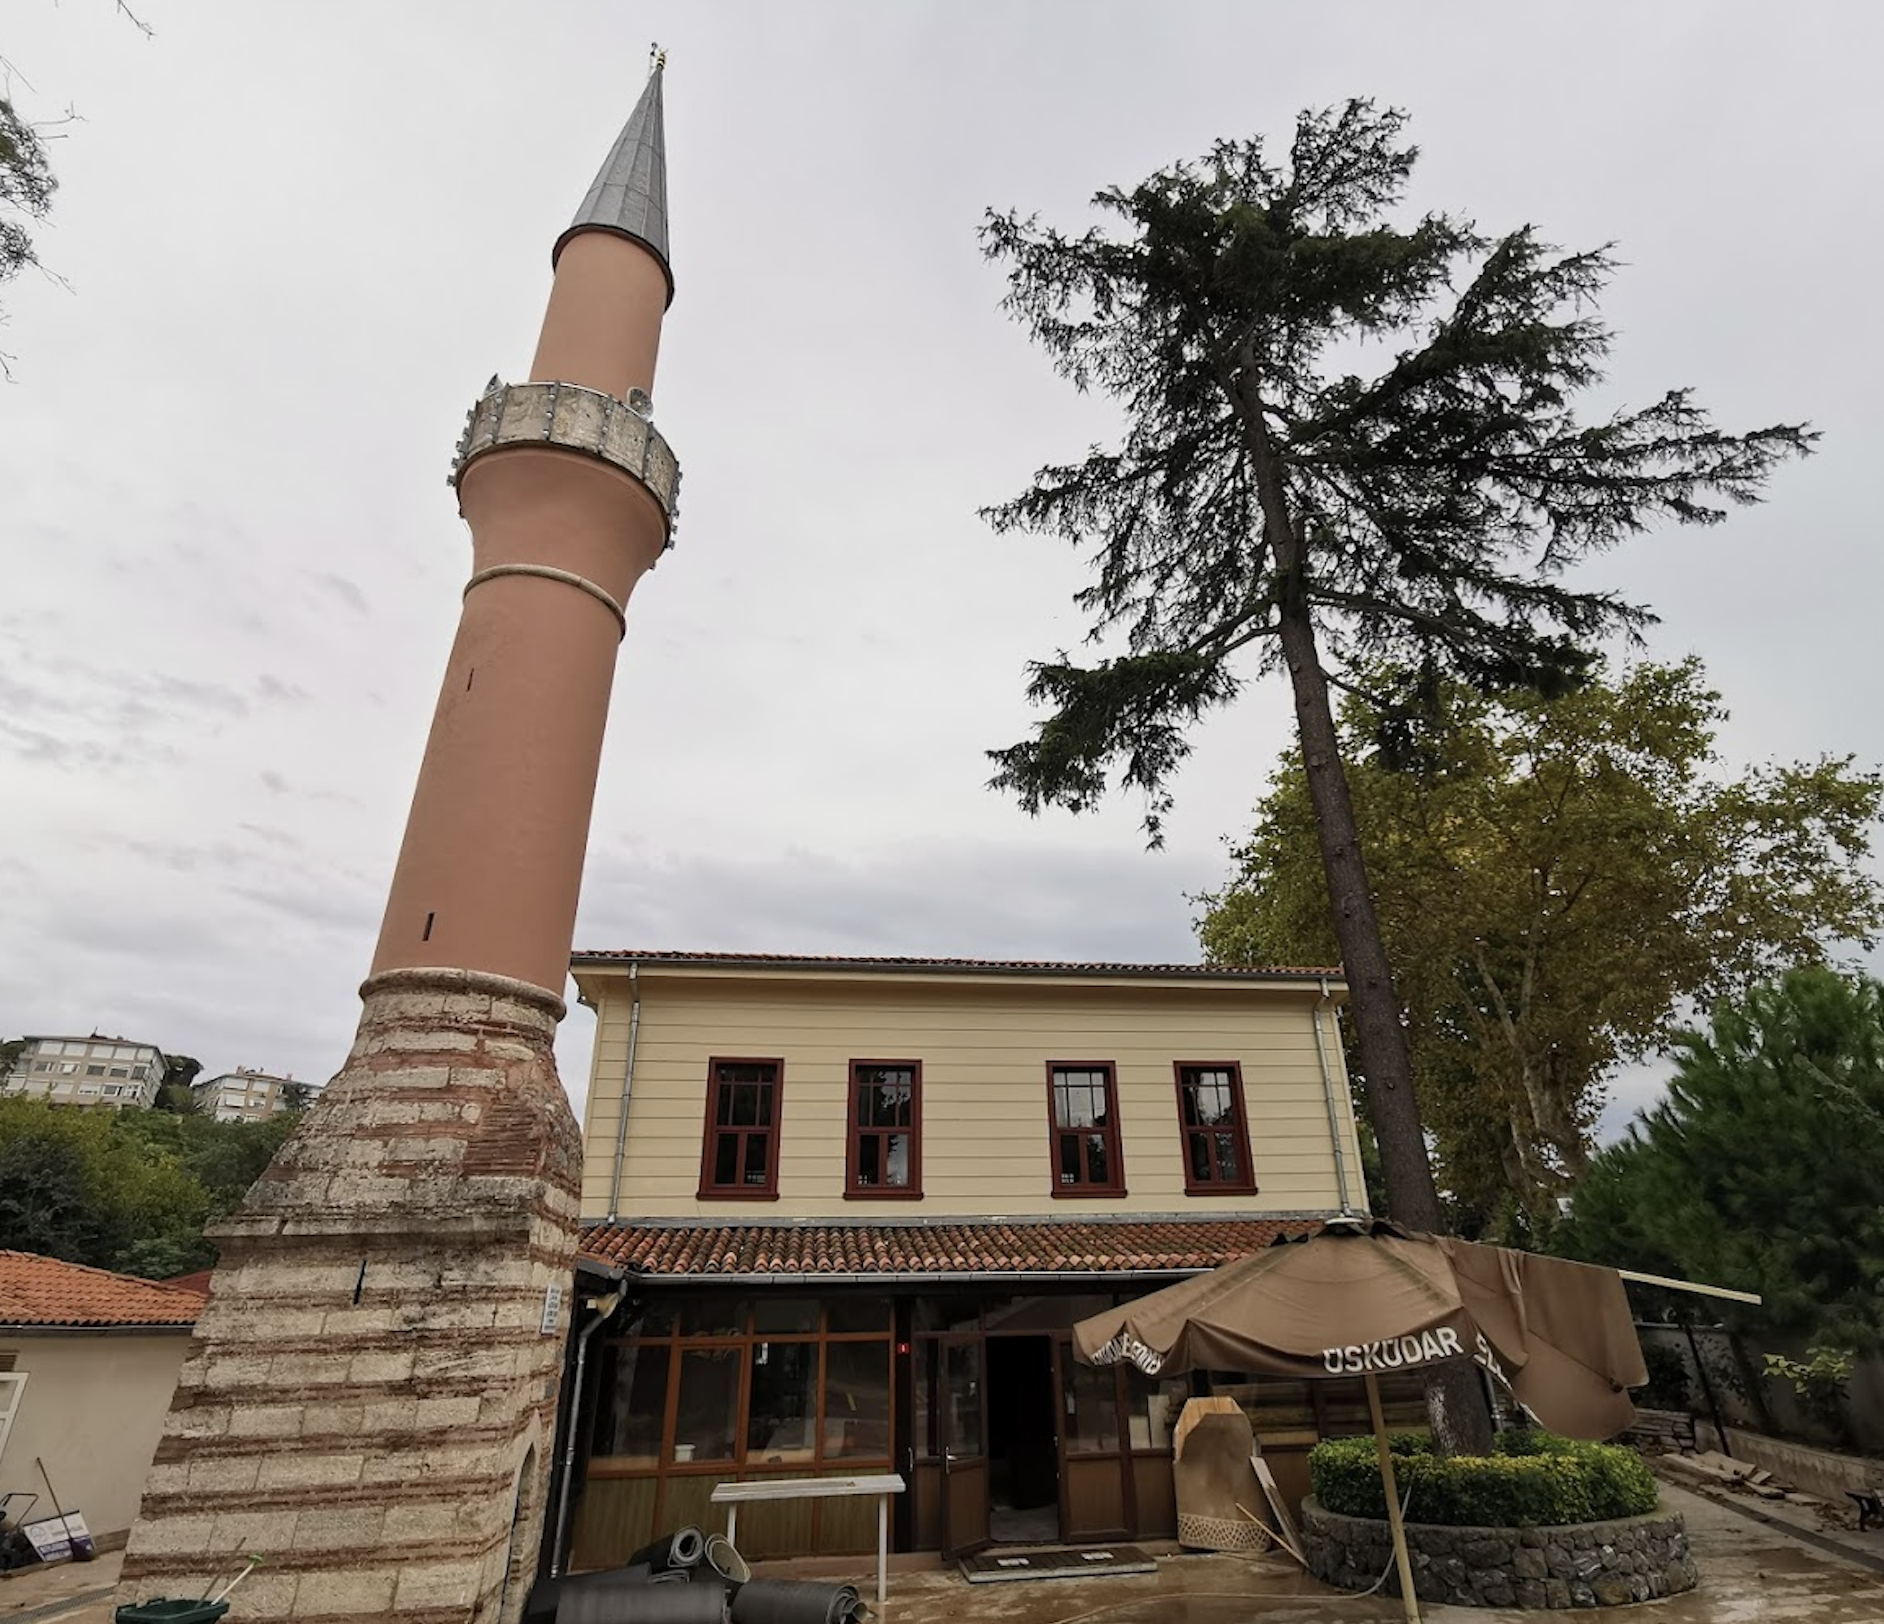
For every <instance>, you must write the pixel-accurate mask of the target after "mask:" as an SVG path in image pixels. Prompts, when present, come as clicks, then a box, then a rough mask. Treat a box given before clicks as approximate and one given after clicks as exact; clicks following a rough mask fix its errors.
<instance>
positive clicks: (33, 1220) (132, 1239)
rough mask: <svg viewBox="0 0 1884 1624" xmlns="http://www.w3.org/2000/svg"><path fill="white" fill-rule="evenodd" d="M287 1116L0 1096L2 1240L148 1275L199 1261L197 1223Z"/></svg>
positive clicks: (229, 1194)
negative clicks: (235, 1118)
mask: <svg viewBox="0 0 1884 1624" xmlns="http://www.w3.org/2000/svg"><path fill="white" fill-rule="evenodd" d="M295 1126H296V1123H295V1120H294V1119H293V1118H287V1117H283V1118H277V1119H275V1120H272V1121H269V1122H259V1123H250V1122H217V1121H215V1120H214V1119H213V1118H211V1117H208V1116H205V1115H202V1114H200V1113H194V1114H181V1115H179V1114H173V1113H170V1112H163V1111H138V1110H126V1111H110V1110H74V1109H72V1108H70V1107H63V1108H62V1107H56V1106H52V1105H49V1104H48V1103H47V1102H45V1101H44V1100H36V1099H25V1098H21V1097H19V1096H12V1097H7V1098H0V1247H7V1248H11V1249H14V1250H18V1251H28V1252H40V1253H44V1254H46V1255H48V1256H51V1257H62V1258H67V1259H69V1260H70V1261H72V1262H75V1263H88V1264H91V1265H93V1266H94V1267H97V1268H104V1269H118V1270H121V1271H124V1272H126V1273H131V1274H146V1275H150V1276H153V1277H157V1278H161V1277H163V1276H166V1275H172V1274H181V1273H188V1272H190V1271H191V1270H193V1269H199V1268H204V1267H207V1266H208V1265H209V1264H211V1263H213V1262H214V1261H215V1257H216V1250H215V1247H214V1246H213V1245H212V1244H211V1243H210V1242H209V1241H208V1240H207V1239H205V1237H204V1235H203V1228H204V1226H205V1225H206V1224H208V1223H211V1222H213V1221H214V1220H215V1219H217V1218H220V1217H223V1216H225V1215H226V1214H228V1213H229V1212H232V1211H233V1210H234V1209H235V1207H236V1205H237V1203H239V1202H240V1201H241V1199H242V1197H243V1195H244V1194H245V1193H246V1192H247V1190H248V1187H249V1185H250V1184H252V1183H253V1182H254V1181H255V1179H256V1178H257V1177H258V1176H260V1174H261V1172H262V1170H263V1169H264V1168H265V1167H267V1165H268V1163H269V1160H270V1158H271V1157H272V1156H273V1155H274V1153H275V1151H276V1150H278V1149H279V1148H280V1147H281V1144H282V1142H283V1141H284V1140H285V1139H286V1138H287V1137H288V1135H289V1134H290V1133H291V1132H292V1131H293V1130H294V1128H295Z"/></svg>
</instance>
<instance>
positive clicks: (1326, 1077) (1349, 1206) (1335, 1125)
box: [1308, 976, 1354, 1217]
mask: <svg viewBox="0 0 1884 1624" xmlns="http://www.w3.org/2000/svg"><path fill="white" fill-rule="evenodd" d="M1333 1003H1334V995H1333V994H1332V993H1331V992H1329V990H1328V978H1327V977H1326V976H1323V977H1322V978H1321V1002H1320V1003H1319V1004H1317V1005H1316V1006H1315V1007H1314V1008H1313V1009H1311V1010H1310V1011H1309V1012H1308V1018H1309V1019H1310V1020H1311V1021H1313V1022H1314V1024H1315V1058H1316V1060H1317V1061H1318V1062H1320V1065H1321V1094H1322V1098H1323V1099H1324V1100H1325V1101H1326V1102H1327V1104H1328V1142H1329V1143H1330V1144H1331V1145H1333V1146H1334V1162H1335V1191H1336V1193H1337V1194H1338V1195H1339V1196H1340V1198H1341V1213H1342V1216H1343V1217H1346V1216H1347V1215H1348V1214H1350V1213H1352V1212H1353V1211H1354V1203H1353V1201H1352V1199H1351V1198H1350V1197H1349V1195H1348V1158H1347V1151H1346V1150H1345V1148H1344V1147H1343V1142H1342V1137H1341V1112H1340V1110H1339V1109H1338V1108H1337V1107H1336V1105H1335V1092H1334V1073H1333V1071H1332V1069H1331V1068H1330V1067H1329V1065H1328V1041H1327V1038H1326V1037H1325V1036H1324V1035H1323V1032H1322V1029H1321V1012H1322V1011H1323V1010H1324V1009H1328V1008H1330V1007H1331V1006H1332V1005H1333Z"/></svg>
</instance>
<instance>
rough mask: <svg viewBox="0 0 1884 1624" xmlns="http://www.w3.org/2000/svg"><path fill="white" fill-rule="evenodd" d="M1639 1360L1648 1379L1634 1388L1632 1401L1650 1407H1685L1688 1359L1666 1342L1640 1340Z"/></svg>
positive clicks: (1665, 1408)
mask: <svg viewBox="0 0 1884 1624" xmlns="http://www.w3.org/2000/svg"><path fill="white" fill-rule="evenodd" d="M1642 1362H1643V1364H1645V1365H1647V1366H1648V1382H1647V1384H1646V1385H1645V1386H1642V1387H1638V1388H1637V1389H1636V1390H1635V1401H1636V1402H1637V1403H1638V1404H1643V1405H1646V1406H1647V1407H1648V1408H1649V1409H1651V1410H1685V1409H1687V1407H1688V1402H1689V1385H1688V1361H1687V1360H1686V1359H1684V1358H1682V1357H1681V1350H1680V1349H1679V1348H1671V1347H1670V1346H1669V1345H1668V1344H1667V1343H1666V1342H1644V1343H1643V1344H1642Z"/></svg>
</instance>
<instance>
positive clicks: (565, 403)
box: [447, 381, 680, 548]
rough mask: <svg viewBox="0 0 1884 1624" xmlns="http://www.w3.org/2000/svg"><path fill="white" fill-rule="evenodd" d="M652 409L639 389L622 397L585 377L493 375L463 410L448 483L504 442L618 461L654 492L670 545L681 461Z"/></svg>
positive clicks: (455, 482) (616, 463)
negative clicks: (534, 379)
mask: <svg viewBox="0 0 1884 1624" xmlns="http://www.w3.org/2000/svg"><path fill="white" fill-rule="evenodd" d="M648 410H649V408H648V406H647V396H645V395H643V394H642V393H641V391H640V390H638V389H637V390H632V391H630V393H629V398H628V399H627V400H626V401H621V400H617V399H616V398H615V397H614V396H613V395H609V394H604V393H603V392H602V391H601V390H600V389H589V388H586V387H585V386H583V385H582V384H575V383H497V382H495V381H493V382H492V385H491V387H490V388H489V389H487V390H485V392H484V395H483V398H482V399H480V400H479V401H478V403H477V404H476V405H475V406H473V407H472V408H471V410H470V411H469V412H468V413H466V414H465V425H464V433H463V434H462V435H461V436H460V437H459V440H458V450H457V454H456V455H455V456H454V457H453V458H452V462H451V474H450V476H449V478H448V480H447V483H448V484H450V486H451V487H452V489H453V490H458V489H460V487H461V486H462V484H463V481H464V474H465V470H466V469H467V468H468V467H470V466H471V464H472V462H473V461H475V460H476V459H477V458H478V457H481V456H483V455H484V454H485V453H486V452H487V451H496V450H498V449H499V448H501V447H503V446H512V445H528V446H551V447H554V448H556V449H559V450H563V451H575V452H579V453H580V454H581V455H583V456H585V457H594V458H596V459H597V460H598V461H601V462H605V463H607V464H609V465H610V466H611V467H614V468H619V469H620V470H621V471H622V472H623V473H625V474H627V475H628V476H629V477H630V478H632V479H633V480H635V481H636V483H638V484H639V485H640V486H641V487H642V488H643V489H644V490H646V491H647V493H648V495H650V496H652V497H653V498H654V502H655V505H656V506H657V507H659V508H660V510H661V523H662V529H663V533H664V535H665V540H666V545H667V546H668V547H670V548H671V547H672V546H673V545H674V525H675V522H676V521H677V520H678V518H679V517H680V461H679V459H678V458H677V457H675V455H674V450H673V447H672V446H670V445H669V444H668V443H667V440H666V438H665V437H664V436H663V435H662V433H661V431H660V430H659V429H657V428H656V427H655V426H654V423H653V420H652V419H651V418H650V417H649V415H648Z"/></svg>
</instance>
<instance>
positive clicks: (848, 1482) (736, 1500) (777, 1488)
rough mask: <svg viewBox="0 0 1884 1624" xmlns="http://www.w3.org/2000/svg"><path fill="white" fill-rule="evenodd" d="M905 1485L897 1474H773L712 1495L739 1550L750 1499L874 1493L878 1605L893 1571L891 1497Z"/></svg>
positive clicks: (726, 1485) (729, 1540)
mask: <svg viewBox="0 0 1884 1624" xmlns="http://www.w3.org/2000/svg"><path fill="white" fill-rule="evenodd" d="M904 1487H905V1485H904V1483H903V1480H902V1479H901V1478H900V1477H898V1476H897V1475H896V1474H895V1473H893V1472H892V1473H886V1474H885V1475H884V1476H882V1477H772V1478H763V1479H761V1480H760V1481H758V1482H756V1483H722V1484H720V1486H719V1487H718V1488H716V1489H715V1490H714V1491H713V1493H712V1495H711V1496H709V1498H710V1499H711V1500H712V1502H713V1504H714V1505H723V1506H725V1507H726V1543H727V1544H728V1545H731V1546H732V1547H733V1548H734V1549H735V1550H737V1549H738V1548H739V1541H738V1540H736V1539H735V1538H734V1537H733V1533H734V1530H735V1529H736V1528H737V1527H738V1526H739V1507H740V1503H741V1502H742V1501H746V1500H823V1499H827V1498H830V1497H832V1496H836V1495H847V1494H874V1495H875V1496H876V1497H877V1605H878V1606H879V1607H881V1606H882V1605H883V1599H884V1592H885V1590H886V1589H887V1588H888V1586H889V1573H890V1496H891V1495H893V1494H901V1493H902V1492H903V1489H904Z"/></svg>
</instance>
